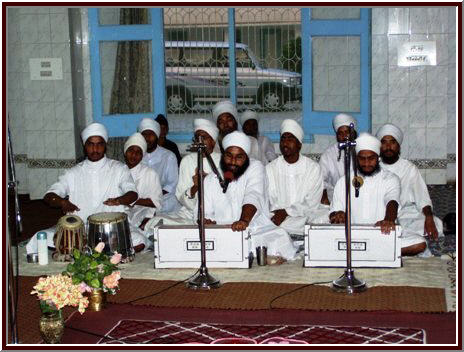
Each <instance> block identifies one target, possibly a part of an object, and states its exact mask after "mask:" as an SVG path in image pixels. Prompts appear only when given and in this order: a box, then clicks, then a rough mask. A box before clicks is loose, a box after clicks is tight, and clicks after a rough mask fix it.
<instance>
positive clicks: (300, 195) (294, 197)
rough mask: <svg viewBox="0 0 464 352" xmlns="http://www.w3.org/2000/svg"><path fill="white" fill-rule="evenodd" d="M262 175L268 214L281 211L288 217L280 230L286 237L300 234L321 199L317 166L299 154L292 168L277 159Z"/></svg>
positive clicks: (314, 213)
mask: <svg viewBox="0 0 464 352" xmlns="http://www.w3.org/2000/svg"><path fill="white" fill-rule="evenodd" d="M266 174H267V178H268V182H269V201H270V209H271V211H274V210H277V209H285V210H286V211H287V214H288V215H289V216H288V217H287V218H286V219H285V220H284V221H283V222H282V224H281V225H280V226H282V227H283V228H284V229H285V230H287V231H288V232H289V233H293V234H304V226H305V224H306V222H307V220H309V221H311V220H312V219H313V218H314V217H315V215H316V212H317V211H318V208H319V204H320V200H321V197H322V190H323V189H322V174H321V169H320V167H319V165H318V164H317V163H316V162H314V161H313V160H311V159H309V158H308V157H305V156H304V155H301V154H300V157H299V159H298V161H297V162H296V163H293V164H289V163H288V162H286V161H285V159H284V157H283V156H279V157H278V158H277V159H276V160H274V161H272V162H271V163H270V164H268V165H267V166H266Z"/></svg>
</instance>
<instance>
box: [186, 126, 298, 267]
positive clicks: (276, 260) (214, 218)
mask: <svg viewBox="0 0 464 352" xmlns="http://www.w3.org/2000/svg"><path fill="white" fill-rule="evenodd" d="M223 147H224V154H223V155H222V157H221V162H220V165H221V170H222V172H223V174H224V175H225V180H226V183H227V184H228V186H227V190H226V192H225V193H224V192H223V189H222V187H221V185H220V184H219V180H218V178H217V176H216V175H215V174H213V173H210V174H209V175H208V176H206V177H205V180H204V186H205V194H204V200H205V204H204V210H205V219H206V220H205V221H206V223H220V224H231V227H232V230H233V231H245V230H246V229H249V230H250V233H251V241H252V248H255V247H258V246H266V247H267V253H268V254H269V257H268V261H269V262H270V263H271V264H281V263H283V262H284V261H285V260H292V259H294V257H295V253H296V247H295V246H294V245H293V243H292V242H291V240H290V237H289V235H288V234H287V232H286V231H285V230H284V229H282V228H280V227H277V226H275V225H274V224H273V223H272V222H271V221H270V219H269V209H268V200H267V197H266V174H265V170H264V167H263V165H262V163H261V162H259V161H257V160H253V159H250V158H249V157H248V153H249V152H250V139H249V138H248V136H247V135H245V134H244V133H242V132H238V131H235V132H232V133H230V134H228V135H227V136H226V137H225V138H224V139H223ZM194 215H195V216H197V213H196V212H195V213H194Z"/></svg>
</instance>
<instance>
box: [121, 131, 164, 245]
mask: <svg viewBox="0 0 464 352" xmlns="http://www.w3.org/2000/svg"><path fill="white" fill-rule="evenodd" d="M146 152H147V143H146V141H145V138H143V136H142V135H141V134H140V133H138V132H137V133H134V134H133V135H132V136H130V137H129V138H128V139H127V141H126V143H125V144H124V159H125V161H126V165H127V166H128V167H129V169H130V173H131V176H132V178H133V179H134V182H135V186H136V187H137V193H138V196H139V198H138V199H137V201H136V202H135V203H133V204H131V206H130V209H128V211H127V217H128V220H129V225H130V231H131V235H132V238H133V242H140V243H139V244H138V245H137V246H135V247H134V250H135V251H136V252H137V251H140V250H142V249H144V248H148V247H149V242H148V238H147V237H146V236H145V234H144V232H143V230H144V227H145V224H146V222H147V221H148V220H149V219H150V218H152V217H153V215H154V214H155V212H156V210H157V209H159V208H160V207H161V202H162V201H163V192H162V190H161V182H160V179H159V176H158V174H157V173H156V171H155V170H153V169H152V168H150V167H148V166H147V165H145V164H143V163H141V161H142V158H143V156H144V154H145V153H146ZM135 237H137V238H138V240H137V241H134V238H135Z"/></svg>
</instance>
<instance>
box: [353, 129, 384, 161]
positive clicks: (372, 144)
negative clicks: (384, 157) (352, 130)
mask: <svg viewBox="0 0 464 352" xmlns="http://www.w3.org/2000/svg"><path fill="white" fill-rule="evenodd" d="M380 145H381V143H380V141H379V140H378V139H377V138H376V137H374V136H373V135H371V134H370V133H367V132H363V133H361V134H360V135H359V137H358V138H356V154H357V153H359V152H360V151H361V150H371V151H373V152H374V153H376V154H377V155H379V154H380Z"/></svg>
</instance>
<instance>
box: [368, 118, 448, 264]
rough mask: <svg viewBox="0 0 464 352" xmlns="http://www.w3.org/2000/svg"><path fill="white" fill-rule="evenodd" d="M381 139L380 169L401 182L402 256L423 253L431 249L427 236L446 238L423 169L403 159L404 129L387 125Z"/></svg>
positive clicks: (378, 134)
mask: <svg viewBox="0 0 464 352" xmlns="http://www.w3.org/2000/svg"><path fill="white" fill-rule="evenodd" d="M377 138H378V139H379V140H380V141H381V143H382V145H381V147H380V157H381V159H382V160H381V162H380V167H382V168H383V169H386V170H388V171H391V172H393V173H394V174H395V175H397V176H398V177H399V178H400V181H401V196H400V202H401V209H400V210H399V213H398V221H399V223H400V225H401V228H402V234H401V237H402V240H401V243H402V245H401V246H402V250H401V252H402V255H416V254H419V253H422V252H424V250H426V248H427V244H426V241H425V238H424V236H428V237H429V238H432V239H434V240H436V239H437V238H438V235H439V234H440V235H443V223H442V221H441V220H440V219H439V218H437V217H436V216H433V212H432V201H431V200H430V196H429V192H428V189H427V185H426V184H425V182H424V180H423V178H422V176H421V174H420V172H419V170H418V169H417V167H416V166H415V165H414V164H413V163H411V162H410V161H408V160H406V159H403V158H401V156H400V154H401V142H402V141H403V132H402V131H401V129H400V128H399V127H397V126H395V125H394V124H391V123H387V124H385V125H383V126H382V127H380V128H379V130H378V131H377ZM426 252H428V251H426ZM424 254H425V253H424ZM429 255H430V254H429Z"/></svg>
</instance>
